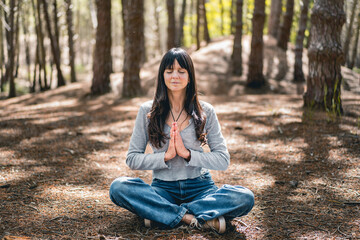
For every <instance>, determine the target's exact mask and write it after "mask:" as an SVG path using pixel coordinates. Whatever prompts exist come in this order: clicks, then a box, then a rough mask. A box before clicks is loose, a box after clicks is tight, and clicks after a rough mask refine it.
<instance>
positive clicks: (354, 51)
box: [348, 13, 360, 69]
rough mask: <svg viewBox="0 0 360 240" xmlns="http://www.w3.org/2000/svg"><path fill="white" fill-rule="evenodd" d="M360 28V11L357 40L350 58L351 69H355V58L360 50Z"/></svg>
mask: <svg viewBox="0 0 360 240" xmlns="http://www.w3.org/2000/svg"><path fill="white" fill-rule="evenodd" d="M359 30H360V13H359V15H358V19H357V28H356V33H355V41H354V45H353V50H352V55H351V60H350V63H349V66H348V67H349V68H350V69H353V68H354V65H355V60H356V55H357V50H358V43H359Z"/></svg>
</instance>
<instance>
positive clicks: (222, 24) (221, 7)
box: [219, 0, 224, 36]
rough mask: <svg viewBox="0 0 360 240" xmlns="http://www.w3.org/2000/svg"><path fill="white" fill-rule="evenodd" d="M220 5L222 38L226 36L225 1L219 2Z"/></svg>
mask: <svg viewBox="0 0 360 240" xmlns="http://www.w3.org/2000/svg"><path fill="white" fill-rule="evenodd" d="M219 5H220V33H221V36H223V35H224V4H223V0H219Z"/></svg>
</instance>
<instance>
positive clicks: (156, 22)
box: [123, 0, 162, 55]
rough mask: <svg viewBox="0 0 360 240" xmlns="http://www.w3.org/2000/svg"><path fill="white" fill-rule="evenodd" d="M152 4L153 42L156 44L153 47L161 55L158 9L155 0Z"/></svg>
mask: <svg viewBox="0 0 360 240" xmlns="http://www.w3.org/2000/svg"><path fill="white" fill-rule="evenodd" d="M153 4H154V18H155V34H156V37H157V39H156V41H155V44H156V45H155V46H156V51H157V53H158V54H160V55H161V53H162V51H161V35H160V9H159V8H158V1H157V0H153ZM123 19H124V18H123Z"/></svg>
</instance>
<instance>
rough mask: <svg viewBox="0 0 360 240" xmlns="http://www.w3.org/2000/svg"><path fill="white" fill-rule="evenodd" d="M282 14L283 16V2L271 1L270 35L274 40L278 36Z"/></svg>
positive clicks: (279, 0)
mask: <svg viewBox="0 0 360 240" xmlns="http://www.w3.org/2000/svg"><path fill="white" fill-rule="evenodd" d="M281 14H282V1H281V0H271V10H270V17H269V25H268V32H269V33H268V34H270V35H271V36H273V37H274V38H277V36H278V29H279V26H280V18H281Z"/></svg>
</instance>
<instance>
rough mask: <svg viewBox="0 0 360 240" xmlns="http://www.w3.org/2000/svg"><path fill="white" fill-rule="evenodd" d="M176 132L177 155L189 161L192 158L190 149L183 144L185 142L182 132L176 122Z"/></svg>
mask: <svg viewBox="0 0 360 240" xmlns="http://www.w3.org/2000/svg"><path fill="white" fill-rule="evenodd" d="M174 131H175V149H176V153H177V155H179V156H180V157H182V158H185V159H188V158H189V157H190V151H189V150H188V149H186V147H185V146H184V143H183V140H182V138H181V135H180V131H179V129H178V125H177V123H176V122H175V126H174Z"/></svg>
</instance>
